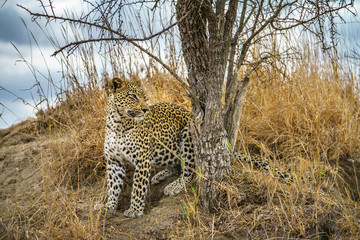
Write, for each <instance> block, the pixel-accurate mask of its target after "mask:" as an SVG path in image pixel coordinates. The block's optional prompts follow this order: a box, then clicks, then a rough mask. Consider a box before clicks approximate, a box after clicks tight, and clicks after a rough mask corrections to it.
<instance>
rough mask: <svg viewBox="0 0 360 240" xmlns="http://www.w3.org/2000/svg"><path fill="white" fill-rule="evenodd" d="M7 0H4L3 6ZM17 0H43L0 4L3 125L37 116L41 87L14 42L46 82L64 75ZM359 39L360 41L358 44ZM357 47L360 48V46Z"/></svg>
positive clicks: (77, 4)
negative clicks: (37, 85)
mask: <svg viewBox="0 0 360 240" xmlns="http://www.w3.org/2000/svg"><path fill="white" fill-rule="evenodd" d="M4 1H5V0H0V6H1V5H2V4H3V3H4ZM24 2H25V3H24ZM53 2H54V5H55V7H56V8H55V11H56V12H57V13H58V14H63V12H64V9H69V10H73V11H76V12H79V11H81V9H82V6H83V3H82V1H81V0H72V1H68V0H54V1H53ZM16 4H22V5H23V6H25V7H27V8H29V9H31V10H33V11H40V8H39V2H38V1H35V0H31V1H16V0H11V1H6V2H5V4H4V5H3V7H2V8H0V72H1V74H0V86H1V87H3V88H5V89H6V90H0V115H1V118H0V129H1V128H7V127H9V126H10V125H12V124H14V123H18V122H20V121H22V120H24V119H26V118H28V117H33V116H35V111H34V107H33V106H34V104H35V103H36V102H37V101H38V100H39V95H38V92H37V88H36V87H34V85H35V84H36V81H35V77H34V75H33V73H32V72H31V69H29V67H28V64H27V63H25V62H24V61H22V57H21V56H20V55H19V53H18V52H17V50H16V49H15V47H14V46H13V44H14V45H15V46H16V48H17V49H18V50H19V51H20V53H21V55H22V56H23V57H24V58H25V59H26V60H27V61H28V63H29V64H30V65H32V66H33V67H34V68H36V69H37V70H38V72H35V74H36V78H37V79H38V81H40V82H41V83H43V84H44V83H45V85H46V81H47V80H46V79H45V78H44V77H42V76H41V74H40V73H43V74H45V77H47V76H48V72H49V73H50V74H51V76H52V77H53V79H54V81H60V79H61V75H60V70H61V67H60V65H59V63H58V60H57V59H56V58H54V57H50V55H51V54H52V53H53V52H54V48H53V47H52V45H51V44H50V43H49V41H48V39H47V37H46V36H45V34H44V33H43V32H42V31H41V30H40V28H39V27H38V26H37V25H36V24H35V23H34V22H32V21H31V17H30V16H29V14H28V13H27V12H25V11H24V10H23V9H21V8H19V7H17V6H16ZM355 7H356V9H357V11H360V3H359V1H358V2H356V6H355ZM347 20H348V21H349V23H347V24H340V25H339V28H340V33H341V37H343V38H344V39H345V40H344V44H343V46H344V48H356V47H357V48H359V47H360V40H359V39H360V18H359V16H357V17H356V18H353V17H350V18H348V19H347ZM23 21H24V23H25V24H26V26H27V27H28V30H30V31H31V32H32V33H33V34H34V35H35V36H36V39H37V42H38V44H39V46H40V47H38V46H36V44H35V43H34V41H33V40H32V37H31V36H30V35H29V31H28V30H27V29H26V27H25V25H24V23H23ZM43 23H44V22H43ZM54 31H55V34H61V32H60V30H59V28H57V29H55V30H54ZM60 38H61V37H60ZM355 42H357V43H358V44H359V45H356V44H354V43H355ZM357 51H358V52H360V50H359V49H357ZM42 56H43V57H42ZM45 63H46V64H45ZM358 68H360V66H358ZM8 91H10V92H11V93H9V92H8ZM45 91H46V90H45ZM17 97H20V98H22V99H23V100H24V101H25V102H26V103H27V104H24V101H22V100H20V99H17Z"/></svg>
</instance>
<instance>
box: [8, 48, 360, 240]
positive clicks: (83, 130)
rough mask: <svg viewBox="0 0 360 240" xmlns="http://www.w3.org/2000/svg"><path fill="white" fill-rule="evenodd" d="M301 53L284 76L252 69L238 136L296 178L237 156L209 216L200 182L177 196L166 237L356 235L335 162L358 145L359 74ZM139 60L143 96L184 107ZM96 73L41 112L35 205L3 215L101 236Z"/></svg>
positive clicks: (60, 233) (51, 234)
mask: <svg viewBox="0 0 360 240" xmlns="http://www.w3.org/2000/svg"><path fill="white" fill-rule="evenodd" d="M299 57H300V58H297V59H294V60H292V62H291V64H289V65H291V66H292V67H291V69H290V70H288V72H287V73H286V75H284V74H283V73H284V72H283V71H281V70H279V69H275V68H270V70H269V69H265V68H264V69H262V68H260V69H259V70H258V71H256V72H255V73H254V74H253V75H252V76H251V84H250V86H249V89H248V92H247V97H246V106H245V108H244V110H243V115H242V119H241V125H240V126H241V129H239V131H240V134H239V136H240V137H239V141H238V142H239V143H240V144H241V148H240V150H241V151H242V152H246V153H250V154H253V153H255V152H256V153H258V152H260V153H262V155H263V156H262V158H263V159H264V161H269V163H270V165H271V166H275V167H280V168H282V169H288V170H289V171H290V172H291V174H292V175H293V176H294V178H293V181H291V182H287V183H284V182H281V181H280V180H279V179H278V178H277V177H276V176H275V177H274V176H273V174H272V173H271V172H270V173H264V172H261V171H253V169H252V168H251V166H249V165H246V164H243V163H241V162H238V161H236V160H235V161H234V164H233V175H232V176H231V177H229V181H228V182H227V183H224V186H222V187H223V197H224V204H223V205H222V206H219V212H218V213H216V214H214V215H212V216H211V217H210V219H211V221H209V222H210V223H211V224H209V222H207V221H208V219H209V218H208V215H209V214H208V213H204V212H202V211H201V207H200V206H197V201H196V199H197V195H196V192H197V190H196V189H194V188H191V189H188V190H187V194H186V195H185V197H184V200H183V201H184V209H183V214H184V217H183V218H180V219H179V220H178V221H177V222H176V224H177V227H175V228H174V229H177V230H173V231H172V232H171V234H172V236H174V237H176V238H178V239H199V238H200V239H211V237H212V236H214V235H216V234H220V233H221V234H223V235H224V236H228V237H232V238H237V239H241V238H251V239H269V238H277V237H281V238H290V237H298V238H306V239H359V238H360V231H359V225H358V221H359V220H360V211H359V210H360V209H359V206H358V204H357V202H356V201H355V200H354V199H353V198H351V196H352V195H351V194H348V193H349V192H351V191H358V192H359V189H358V188H357V190H356V189H355V190H354V189H352V190H351V189H348V190H347V189H345V188H346V187H348V185H347V184H346V183H344V182H343V178H342V177H341V175H340V174H339V172H338V168H339V161H342V160H343V159H346V158H347V157H349V156H356V155H357V154H359V147H360V138H359V136H360V128H359V121H358V118H359V109H358V104H359V89H358V84H359V79H356V78H354V76H353V75H352V72H351V71H352V69H351V68H350V69H347V70H346V71H339V69H338V68H337V67H335V66H336V64H341V63H340V62H338V63H336V64H335V63H334V62H332V61H331V60H330V59H329V58H327V57H326V56H325V55H324V56H321V57H318V54H317V53H316V51H314V50H311V48H310V47H306V46H305V47H304V51H303V54H302V55H301V56H299ZM146 69H147V70H145V73H146V74H143V73H142V74H137V73H132V74H129V75H128V78H130V79H131V78H136V79H138V80H141V82H142V84H143V86H144V89H145V92H146V94H147V95H148V98H149V101H150V103H152V104H153V103H157V102H175V103H177V104H178V105H181V106H183V107H186V108H190V104H189V100H188V99H187V98H186V97H185V96H184V95H182V94H181V87H180V85H179V83H178V82H176V80H175V79H173V78H172V77H171V76H170V75H169V74H167V73H164V72H163V71H161V70H159V69H158V68H157V66H156V65H155V64H149V66H147V68H146ZM89 75H90V74H89ZM93 81H94V82H93ZM93 81H90V83H89V84H87V83H84V84H83V85H82V84H80V83H78V81H77V80H75V79H74V82H75V83H76V84H73V88H72V91H70V92H67V96H66V100H65V101H63V102H62V103H60V104H59V105H57V106H56V107H54V108H52V109H48V110H46V111H42V112H39V113H38V118H37V121H38V123H39V126H41V128H42V129H44V128H45V129H47V130H48V132H47V134H48V136H49V137H50V139H49V141H48V149H47V150H46V154H44V158H43V159H42V161H44V163H43V165H42V176H43V179H45V181H43V183H42V184H43V186H42V187H43V189H44V191H43V194H41V195H39V196H37V200H36V202H33V203H32V204H36V205H39V206H40V207H38V208H37V210H34V209H32V207H31V206H26V208H28V209H29V211H27V212H26V211H25V212H22V213H19V212H18V211H17V210H15V209H13V210H12V211H10V212H9V215H8V218H7V220H9V221H12V222H13V223H14V224H13V226H15V225H16V224H17V223H18V224H20V222H21V219H27V221H26V224H25V225H26V228H28V229H31V231H30V232H31V234H30V235H29V236H30V237H33V238H40V239H65V238H67V239H104V238H106V236H107V234H106V232H107V230H106V228H105V227H104V224H105V223H104V221H105V218H104V217H103V216H102V215H101V213H96V212H94V211H93V210H92V209H93V205H94V203H95V201H96V200H98V199H97V197H98V198H100V195H102V194H103V190H104V188H103V186H104V178H105V174H104V167H105V162H104V157H103V140H104V126H105V105H106V92H105V91H104V90H103V89H101V87H99V85H101V84H100V83H99V81H95V80H93ZM270 155H272V156H275V157H273V158H270V157H269V156H270ZM93 185H97V186H101V187H100V189H102V192H98V193H97V194H98V195H99V196H95V194H94V193H91V194H89V192H91V189H92V186H93ZM89 189H90V190H89ZM98 189H99V188H98ZM79 205H82V206H84V205H85V206H87V207H85V209H88V211H87V213H86V214H82V215H81V216H79V213H78V211H79ZM31 209H32V210H31ZM83 209H84V207H83ZM16 216H17V217H16ZM84 216H85V217H84ZM204 216H207V217H204ZM206 219H207V220H206ZM5 220H6V219H5ZM178 229H182V230H181V231H179V230H178ZM169 231H171V230H169ZM13 232H14V233H16V232H17V230H16V229H15V228H14V231H13ZM195 232H196V234H197V235H195V234H194V233H195ZM13 236H14V237H15V238H19V237H17V236H18V235H16V234H14V235H13Z"/></svg>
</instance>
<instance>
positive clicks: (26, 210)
mask: <svg viewBox="0 0 360 240" xmlns="http://www.w3.org/2000/svg"><path fill="white" fill-rule="evenodd" d="M33 127H34V122H33V121H32V120H27V121H25V122H22V123H20V124H17V125H15V126H12V127H10V128H9V129H4V130H0V142H1V145H0V206H1V207H0V217H1V218H0V239H31V238H32V236H34V235H38V233H36V232H33V230H30V229H29V228H30V225H31V226H32V224H33V222H32V219H31V218H32V217H33V218H34V219H37V218H39V217H38V214H37V213H36V212H42V211H43V210H44V209H43V206H42V204H44V201H43V199H44V198H45V197H44V195H46V194H51V192H49V190H48V189H46V186H47V185H46V184H45V183H44V182H45V181H49V179H46V177H44V175H43V174H42V170H43V164H44V162H43V159H45V158H46V157H47V156H46V154H47V152H48V151H47V145H48V143H49V141H51V140H50V137H49V136H48V135H41V136H38V137H33V136H32V135H31V134H30V133H29V132H31V129H32V128H33ZM130 175H131V172H130V173H129V176H128V178H127V181H126V183H125V186H124V189H123V192H122V195H121V198H120V202H119V207H118V211H117V212H116V213H114V214H112V215H107V216H106V217H105V215H106V213H103V214H102V215H101V224H103V225H104V227H105V229H106V231H105V232H103V236H106V237H107V238H108V239H167V238H169V237H170V235H171V232H172V231H178V230H179V229H173V230H172V228H173V223H174V222H175V221H177V219H179V215H181V209H182V207H183V202H182V198H183V196H182V195H178V196H175V197H165V196H164V194H163V189H164V187H165V185H166V184H168V183H169V181H172V180H174V178H173V179H168V181H166V182H164V183H162V184H159V185H156V186H151V189H150V192H149V196H148V198H147V200H146V210H145V215H144V216H142V217H140V218H135V219H129V218H126V217H124V216H123V215H122V212H123V211H125V210H126V209H127V208H128V207H129V205H130V194H131V180H129V179H131V176H130ZM77 191H78V193H79V194H80V195H81V197H80V198H81V199H77V200H78V202H77V205H76V217H77V218H78V220H79V221H87V220H88V219H89V218H91V216H90V214H96V213H94V212H91V208H93V205H94V204H95V203H96V201H98V200H99V198H101V195H103V180H101V179H100V180H99V181H98V182H96V183H95V184H93V185H87V186H81V187H80V189H78V190H77ZM92 199H93V200H94V201H92V202H91V200H92ZM45 204H46V203H45ZM40 215H41V214H40ZM37 220H39V221H42V220H43V219H41V217H40V218H39V219H37ZM40 236H41V235H40ZM63 237H64V236H60V239H61V238H63ZM44 238H47V237H44ZM57 238H59V236H58V237H57Z"/></svg>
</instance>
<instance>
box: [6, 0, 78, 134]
mask: <svg viewBox="0 0 360 240" xmlns="http://www.w3.org/2000/svg"><path fill="white" fill-rule="evenodd" d="M55 3H56V4H55V5H56V8H55V11H56V12H57V13H63V12H64V9H65V8H68V9H69V10H74V11H79V10H81V9H82V3H81V1H80V0H72V1H67V0H56V1H55ZM16 4H21V5H23V6H24V7H26V8H28V9H31V10H32V11H40V4H39V2H38V1H35V0H31V1H16V0H11V1H5V0H0V6H1V5H3V6H2V7H1V8H0V73H1V74H0V116H1V118H0V129H1V128H7V127H8V126H10V125H12V124H14V123H18V122H20V121H22V120H24V119H26V118H28V117H32V116H34V115H35V111H34V105H35V103H36V102H37V101H38V100H39V94H38V88H37V87H36V83H37V82H36V80H35V79H37V81H39V82H40V83H41V84H43V85H44V86H46V81H47V80H46V77H48V75H49V74H48V72H50V73H51V76H52V78H53V79H54V80H55V81H58V80H60V73H59V71H60V65H59V63H58V61H57V60H56V59H55V58H54V57H50V55H51V54H52V53H53V52H54V48H53V47H52V45H51V44H50V42H49V40H48V39H47V37H46V35H45V34H44V33H43V32H42V30H41V29H40V28H39V26H38V25H36V24H35V23H34V22H32V21H31V17H30V15H29V14H28V13H27V12H26V11H25V10H24V9H21V8H20V7H18V6H17V5H16ZM25 25H26V26H25ZM42 25H43V24H42ZM54 31H55V32H56V31H58V34H60V30H59V29H55V30H54ZM31 34H33V35H34V36H35V37H36V40H37V43H35V42H34V40H33V37H32V36H31ZM37 44H38V45H39V46H37ZM24 59H25V60H26V62H25V61H24ZM42 74H44V76H42ZM44 91H45V95H46V94H47V93H46V89H44Z"/></svg>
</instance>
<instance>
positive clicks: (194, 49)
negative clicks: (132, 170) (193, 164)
mask: <svg viewBox="0 0 360 240" xmlns="http://www.w3.org/2000/svg"><path fill="white" fill-rule="evenodd" d="M201 3H204V2H201V1H192V0H179V1H178V2H177V6H176V11H177V19H178V27H179V31H180V37H181V42H182V50H183V54H184V59H185V63H186V66H187V70H188V81H189V84H190V87H191V88H192V89H193V90H194V96H193V97H192V99H191V100H192V114H193V121H192V126H193V127H192V129H193V135H194V142H195V156H196V161H197V167H200V169H201V178H200V179H199V180H200V182H201V184H200V186H201V188H200V202H201V203H202V205H203V207H204V208H205V209H208V210H210V211H212V210H214V209H216V207H217V206H218V203H219V197H218V194H219V191H220V188H219V187H218V186H219V184H221V182H222V180H223V179H224V177H225V176H227V175H229V173H230V169H231V154H230V150H229V148H228V144H227V134H226V131H225V128H224V117H223V114H222V101H221V99H222V91H221V87H222V83H223V80H224V75H225V65H226V61H224V60H223V59H224V52H223V51H224V46H223V45H222V44H218V43H219V42H221V36H220V34H221V31H219V29H217V28H216V26H217V22H215V21H213V22H211V21H208V17H209V16H208V14H211V13H210V12H209V7H211V6H206V5H204V6H203V5H200V4H201ZM204 4H205V3H204ZM183 16H186V17H184V18H182V17H183ZM207 25H209V30H208V31H209V32H208V33H207ZM208 35H209V36H208ZM196 170H198V169H196Z"/></svg>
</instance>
